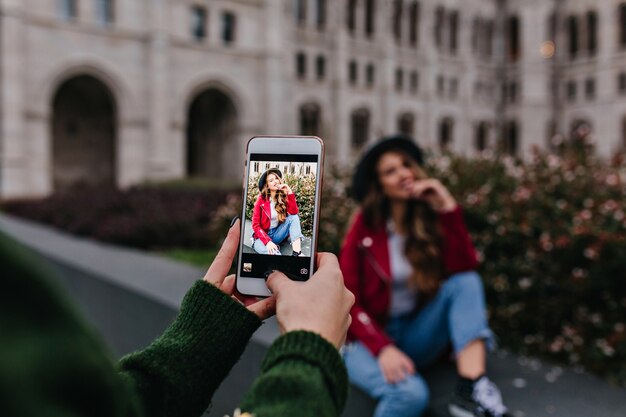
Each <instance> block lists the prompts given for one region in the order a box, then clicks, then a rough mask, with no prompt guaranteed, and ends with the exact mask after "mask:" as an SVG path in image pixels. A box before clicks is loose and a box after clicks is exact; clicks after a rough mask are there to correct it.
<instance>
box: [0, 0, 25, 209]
mask: <svg viewBox="0 0 626 417" xmlns="http://www.w3.org/2000/svg"><path fill="white" fill-rule="evenodd" d="M0 9H1V10H2V12H1V13H0V91H2V94H0V198H12V197H19V196H26V195H29V194H30V193H31V190H30V189H29V175H30V174H29V171H28V169H27V165H26V164H27V162H28V154H27V149H26V147H25V145H24V121H23V115H24V98H23V96H24V94H23V86H22V83H21V80H22V78H23V64H24V50H25V48H24V36H23V21H22V2H21V1H20V0H0Z"/></svg>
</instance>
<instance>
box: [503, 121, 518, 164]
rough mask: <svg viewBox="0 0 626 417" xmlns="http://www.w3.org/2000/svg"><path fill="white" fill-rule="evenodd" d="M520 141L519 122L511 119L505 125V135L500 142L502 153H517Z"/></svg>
mask: <svg viewBox="0 0 626 417" xmlns="http://www.w3.org/2000/svg"><path fill="white" fill-rule="evenodd" d="M518 141H519V128H518V126H517V122H516V121H514V120H510V121H508V122H507V123H506V124H505V125H504V135H503V137H502V141H501V143H500V147H501V151H502V153H503V154H505V155H511V156H515V155H517V150H518V149H517V148H518V146H519V144H518Z"/></svg>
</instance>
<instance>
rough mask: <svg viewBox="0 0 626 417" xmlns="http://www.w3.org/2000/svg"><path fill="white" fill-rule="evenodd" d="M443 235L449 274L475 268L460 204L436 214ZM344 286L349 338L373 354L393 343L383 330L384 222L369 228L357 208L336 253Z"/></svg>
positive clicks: (387, 297)
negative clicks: (348, 297)
mask: <svg viewBox="0 0 626 417" xmlns="http://www.w3.org/2000/svg"><path fill="white" fill-rule="evenodd" d="M439 219H440V221H441V226H442V229H443V235H444V244H443V248H442V256H443V262H444V266H445V268H446V273H447V274H448V275H450V274H453V273H456V272H462V271H469V270H472V269H475V268H476V266H477V265H478V260H477V258H476V251H475V249H474V246H473V244H472V242H471V239H470V236H469V233H468V231H467V228H466V227H465V222H464V221H463V214H462V210H461V208H460V206H457V208H456V209H455V210H453V211H450V212H447V213H442V214H440V215H439ZM339 265H340V267H341V272H343V277H344V281H345V284H346V287H348V289H349V290H350V291H352V293H353V294H354V296H355V298H356V300H355V303H354V306H353V307H352V311H351V312H350V315H351V316H352V324H351V325H350V328H349V329H348V340H359V341H361V342H362V343H363V344H364V345H365V346H367V348H368V349H369V350H370V351H371V352H372V354H374V355H375V356H377V355H378V353H379V352H380V351H381V349H382V348H383V347H385V346H387V345H388V344H391V343H393V342H392V340H391V339H390V338H389V336H388V335H387V334H386V333H385V330H384V329H385V325H386V324H387V321H388V319H389V308H390V303H391V268H390V262H389V246H388V236H387V228H386V225H381V226H380V227H377V228H375V229H370V228H368V227H367V226H366V225H365V223H364V219H363V213H362V212H359V213H358V214H357V216H356V218H355V220H354V223H353V224H352V227H351V228H350V230H349V231H348V234H347V235H346V238H345V241H344V244H343V247H342V248H341V252H340V255H339Z"/></svg>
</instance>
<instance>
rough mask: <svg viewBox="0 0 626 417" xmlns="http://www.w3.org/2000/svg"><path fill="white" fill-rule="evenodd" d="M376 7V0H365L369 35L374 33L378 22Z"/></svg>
mask: <svg viewBox="0 0 626 417" xmlns="http://www.w3.org/2000/svg"><path fill="white" fill-rule="evenodd" d="M375 8H376V4H375V2H374V0H365V34H366V35H367V36H368V37H370V36H372V35H373V34H374V28H375V24H376V15H375V13H374V12H375Z"/></svg>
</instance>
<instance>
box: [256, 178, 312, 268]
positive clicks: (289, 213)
mask: <svg viewBox="0 0 626 417" xmlns="http://www.w3.org/2000/svg"><path fill="white" fill-rule="evenodd" d="M258 186H259V191H260V192H261V193H260V194H259V198H258V199H257V201H256V203H255V204H254V211H253V212H252V230H253V234H252V238H253V239H254V243H253V247H254V250H255V251H256V252H257V253H260V254H264V255H280V254H281V252H280V244H281V243H282V242H284V241H285V240H286V239H287V238H289V241H290V242H291V248H292V255H293V256H304V255H303V254H302V238H303V236H302V230H301V228H300V217H299V216H298V203H296V195H295V194H294V193H293V191H292V190H291V187H289V185H288V184H287V183H285V182H283V173H282V172H281V171H280V170H279V169H277V168H270V169H268V170H267V171H265V172H264V173H263V174H262V175H261V177H260V178H259V184H258Z"/></svg>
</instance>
